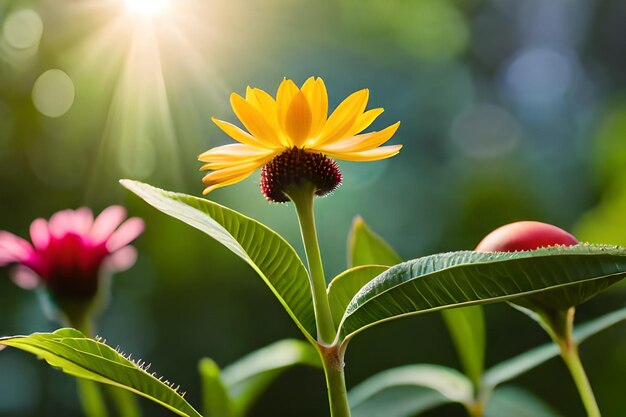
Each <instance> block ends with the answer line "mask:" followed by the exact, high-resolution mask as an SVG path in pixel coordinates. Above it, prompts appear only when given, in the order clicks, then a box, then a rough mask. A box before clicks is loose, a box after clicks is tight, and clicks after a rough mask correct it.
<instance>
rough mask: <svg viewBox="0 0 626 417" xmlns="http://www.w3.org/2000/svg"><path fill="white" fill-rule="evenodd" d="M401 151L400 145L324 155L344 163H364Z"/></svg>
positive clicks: (388, 156)
mask: <svg viewBox="0 0 626 417" xmlns="http://www.w3.org/2000/svg"><path fill="white" fill-rule="evenodd" d="M400 149H402V145H390V146H383V147H380V148H374V149H370V150H368V151H362V152H324V153H325V154H326V155H328V156H330V157H331V158H335V159H342V160H344V161H354V162H366V161H377V160H379V159H385V158H390V157H392V156H394V155H397V154H398V152H400Z"/></svg>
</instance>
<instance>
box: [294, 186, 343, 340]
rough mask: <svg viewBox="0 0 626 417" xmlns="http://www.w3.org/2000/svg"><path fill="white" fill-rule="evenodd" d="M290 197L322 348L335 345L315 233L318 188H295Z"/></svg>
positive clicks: (334, 331)
mask: <svg viewBox="0 0 626 417" xmlns="http://www.w3.org/2000/svg"><path fill="white" fill-rule="evenodd" d="M287 194H288V196H289V198H290V199H291V201H292V202H293V203H294V205H295V206H296V211H297V214H298V222H299V223H300V232H301V234H302V241H303V243H304V250H305V252H306V259H307V263H308V265H309V275H310V276H309V278H310V283H311V292H312V293H313V306H314V309H315V319H316V320H315V321H316V324H317V340H318V341H319V342H320V343H321V344H324V345H331V344H332V343H333V340H334V339H335V336H336V334H337V332H336V330H335V325H334V323H333V317H332V315H331V312H330V304H329V302H328V294H327V293H326V279H325V278H324V268H323V266H322V257H321V254H320V248H319V244H318V242H317V232H316V230H315V216H314V214H313V200H314V198H315V188H314V186H313V185H312V184H308V183H307V184H302V185H301V186H299V187H292V188H291V189H290V190H289V191H288V193H287Z"/></svg>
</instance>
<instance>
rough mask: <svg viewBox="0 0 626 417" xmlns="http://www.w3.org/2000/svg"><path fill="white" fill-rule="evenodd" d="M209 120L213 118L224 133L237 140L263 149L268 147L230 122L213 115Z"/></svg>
mask: <svg viewBox="0 0 626 417" xmlns="http://www.w3.org/2000/svg"><path fill="white" fill-rule="evenodd" d="M211 120H213V123H215V124H216V125H217V126H218V127H219V128H220V129H222V131H223V132H224V133H226V134H227V135H228V136H230V137H231V138H233V139H235V140H236V141H237V142H240V143H245V144H246V145H250V146H256V147H259V148H263V149H267V148H268V146H267V144H265V143H264V142H261V141H260V140H259V139H257V138H255V137H254V136H252V135H250V134H249V133H248V132H244V131H243V130H242V129H240V128H239V127H237V126H235V125H234V124H232V123H228V122H225V121H223V120H219V119H216V118H215V117H212V118H211Z"/></svg>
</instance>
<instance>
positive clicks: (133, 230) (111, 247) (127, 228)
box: [107, 217, 144, 252]
mask: <svg viewBox="0 0 626 417" xmlns="http://www.w3.org/2000/svg"><path fill="white" fill-rule="evenodd" d="M143 229H144V222H143V220H142V219H140V218H139V217H132V218H130V219H128V220H126V221H125V222H124V223H123V224H122V225H121V226H120V227H119V229H117V230H116V231H115V232H114V233H113V234H112V235H111V237H110V238H109V240H108V242H107V250H108V251H109V252H115V251H116V250H118V249H121V248H123V247H124V246H126V245H128V244H129V243H130V242H132V241H133V240H135V239H136V238H137V236H139V235H140V234H141V232H143Z"/></svg>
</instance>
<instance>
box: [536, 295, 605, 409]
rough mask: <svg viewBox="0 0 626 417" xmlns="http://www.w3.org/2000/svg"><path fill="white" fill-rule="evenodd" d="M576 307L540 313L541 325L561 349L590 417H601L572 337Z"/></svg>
mask: <svg viewBox="0 0 626 417" xmlns="http://www.w3.org/2000/svg"><path fill="white" fill-rule="evenodd" d="M575 312H576V309H575V307H570V308H569V309H568V310H557V311H551V312H545V311H543V312H540V313H539V316H540V318H541V321H540V323H541V324H542V326H543V327H544V328H545V329H546V331H547V332H548V334H549V335H550V336H551V337H552V340H553V341H554V342H555V343H556V344H557V345H558V346H559V348H560V349H561V357H562V358H563V361H564V362H565V365H566V366H567V368H568V369H569V371H570V374H571V375H572V379H573V380H574V383H575V384H576V388H577V389H578V393H579V395H580V398H581V400H582V402H583V405H584V407H585V410H586V411H587V416H588V417H600V409H599V408H598V403H597V402H596V398H595V396H594V394H593V390H592V389H591V384H590V383H589V379H588V378H587V374H586V373H585V369H584V368H583V365H582V362H581V361H580V355H579V354H578V346H577V345H576V342H575V341H574V339H573V337H572V329H573V327H574V314H575Z"/></svg>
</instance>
